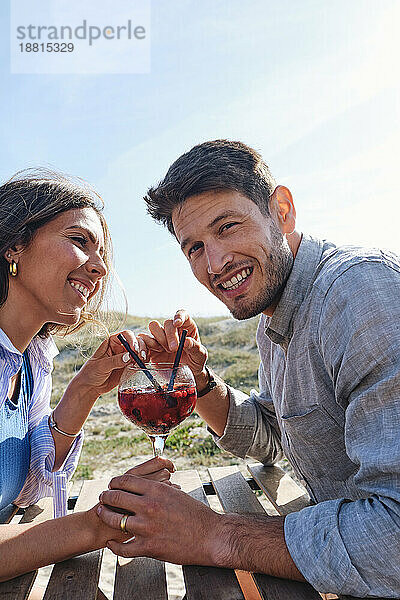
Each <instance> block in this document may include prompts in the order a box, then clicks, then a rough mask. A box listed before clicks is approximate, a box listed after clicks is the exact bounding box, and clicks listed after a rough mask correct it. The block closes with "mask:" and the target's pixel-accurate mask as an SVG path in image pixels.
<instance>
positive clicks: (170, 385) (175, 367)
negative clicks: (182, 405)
mask: <svg viewBox="0 0 400 600" xmlns="http://www.w3.org/2000/svg"><path fill="white" fill-rule="evenodd" d="M186 336H187V330H186V329H182V334H181V339H180V340H179V346H178V350H177V352H176V355H175V360H174V365H173V367H172V373H171V377H170V380H169V383H168V387H167V392H172V390H173V388H174V382H175V377H176V372H177V370H178V367H179V362H180V360H181V356H182V352H183V345H184V343H185V338H186Z"/></svg>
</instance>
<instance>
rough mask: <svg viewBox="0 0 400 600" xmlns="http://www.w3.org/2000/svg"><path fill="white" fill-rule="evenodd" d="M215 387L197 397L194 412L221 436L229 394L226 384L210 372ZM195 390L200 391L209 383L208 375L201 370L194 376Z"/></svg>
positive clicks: (224, 425) (227, 409)
mask: <svg viewBox="0 0 400 600" xmlns="http://www.w3.org/2000/svg"><path fill="white" fill-rule="evenodd" d="M212 377H213V378H214V379H215V382H216V384H217V385H216V387H215V388H214V389H212V390H211V391H210V392H208V394H206V395H204V396H202V397H200V398H197V401H196V412H197V413H198V414H199V415H200V416H201V418H202V419H204V421H205V422H206V423H207V424H208V426H209V427H210V428H211V429H212V430H213V431H214V432H215V433H216V434H217V436H218V437H221V436H222V435H223V433H224V431H225V427H226V422H227V419H228V412H229V404H230V402H229V394H228V388H227V386H226V384H225V383H224V382H223V381H222V379H221V378H220V377H218V375H216V374H215V373H212ZM195 380H196V387H197V391H198V392H200V393H201V391H202V390H204V389H205V388H206V386H207V384H208V383H209V375H208V373H207V371H206V370H203V371H202V372H201V373H200V374H199V375H197V376H195Z"/></svg>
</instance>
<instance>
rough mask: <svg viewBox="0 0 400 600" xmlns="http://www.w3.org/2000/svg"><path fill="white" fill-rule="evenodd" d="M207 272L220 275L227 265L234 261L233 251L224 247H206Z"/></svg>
mask: <svg viewBox="0 0 400 600" xmlns="http://www.w3.org/2000/svg"><path fill="white" fill-rule="evenodd" d="M206 256H207V272H208V273H209V275H220V274H221V273H222V272H223V271H224V269H225V267H226V266H227V265H228V264H229V263H231V262H232V261H233V253H231V252H225V251H224V250H223V249H222V248H218V247H208V248H206Z"/></svg>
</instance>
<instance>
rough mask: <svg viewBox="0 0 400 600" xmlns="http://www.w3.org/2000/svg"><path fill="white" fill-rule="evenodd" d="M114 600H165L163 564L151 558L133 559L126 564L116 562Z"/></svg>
mask: <svg viewBox="0 0 400 600" xmlns="http://www.w3.org/2000/svg"><path fill="white" fill-rule="evenodd" d="M113 598H114V600H126V599H127V598H129V600H143V599H144V598H151V600H167V598H168V592H167V580H166V576H165V564H164V563H163V562H161V561H159V560H154V559H153V558H133V559H132V560H131V561H130V562H129V563H127V564H120V563H119V562H117V568H116V573H115V584H114V596H113Z"/></svg>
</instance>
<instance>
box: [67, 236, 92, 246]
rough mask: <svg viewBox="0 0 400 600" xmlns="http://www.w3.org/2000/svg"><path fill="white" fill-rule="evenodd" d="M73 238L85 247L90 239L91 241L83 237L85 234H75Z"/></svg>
mask: <svg viewBox="0 0 400 600" xmlns="http://www.w3.org/2000/svg"><path fill="white" fill-rule="evenodd" d="M71 239H72V240H73V241H74V242H78V244H80V245H81V246H83V247H84V246H86V244H87V243H88V241H89V240H88V239H87V238H85V237H83V236H81V235H74V236H73V237H72V238H71Z"/></svg>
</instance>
